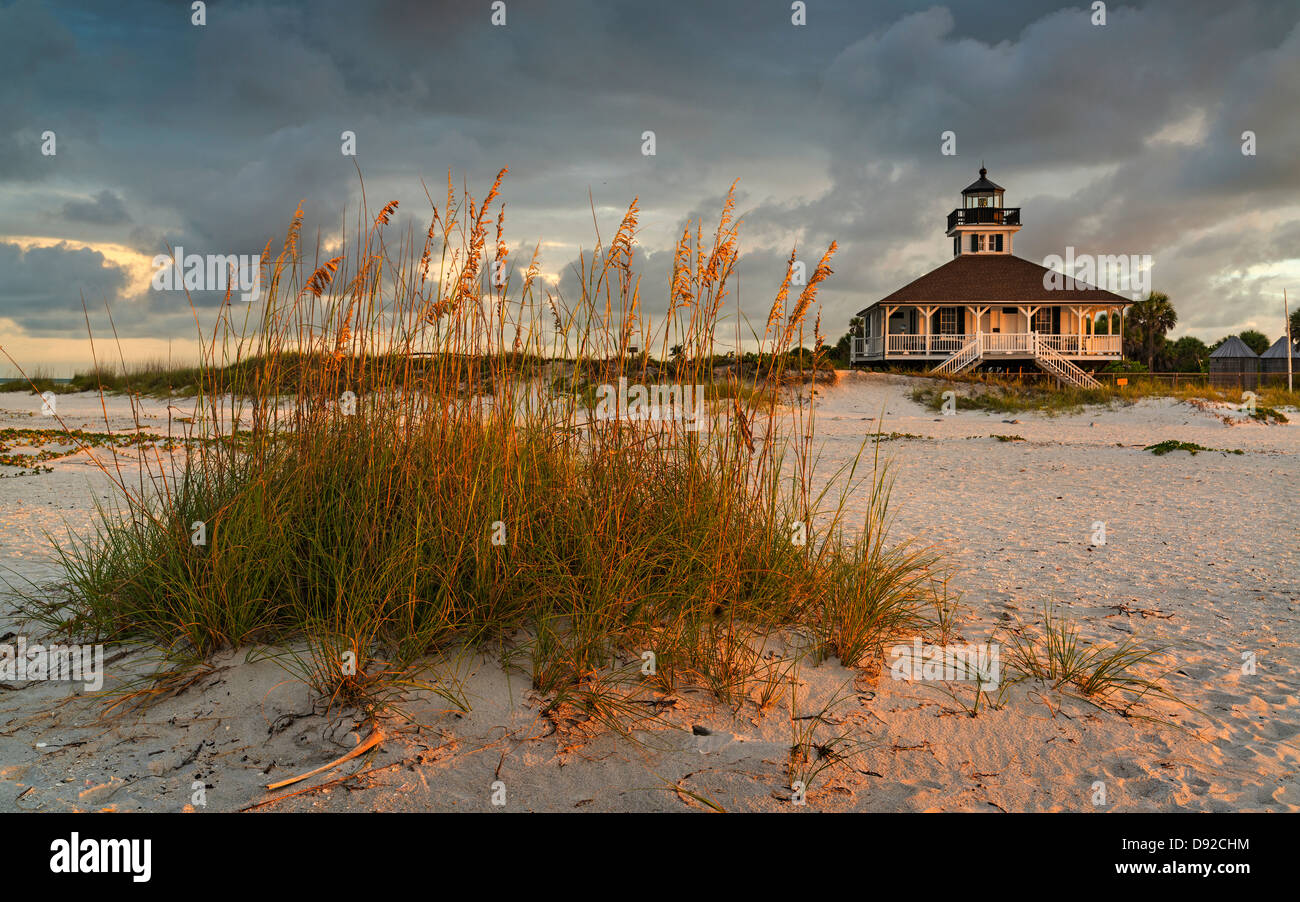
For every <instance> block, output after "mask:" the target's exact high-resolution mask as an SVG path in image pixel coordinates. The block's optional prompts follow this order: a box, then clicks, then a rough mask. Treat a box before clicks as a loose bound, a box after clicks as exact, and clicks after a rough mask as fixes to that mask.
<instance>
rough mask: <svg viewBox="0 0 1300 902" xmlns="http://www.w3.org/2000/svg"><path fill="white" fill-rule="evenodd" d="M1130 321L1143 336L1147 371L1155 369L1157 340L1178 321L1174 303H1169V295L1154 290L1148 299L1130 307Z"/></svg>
mask: <svg viewBox="0 0 1300 902" xmlns="http://www.w3.org/2000/svg"><path fill="white" fill-rule="evenodd" d="M1129 322H1130V323H1132V324H1133V327H1134V328H1135V329H1136V330H1138V332H1139V333H1140V334H1141V336H1142V344H1144V345H1145V346H1146V351H1147V371H1148V372H1150V371H1152V370H1154V369H1155V362H1156V340H1157V339H1158V338H1164V337H1165V333H1166V332H1168V331H1169V330H1170V329H1172V328H1173V327H1174V324H1175V323H1177V322H1178V314H1177V313H1176V312H1175V311H1174V305H1173V304H1171V303H1169V295H1167V294H1163V293H1161V292H1159V291H1153V292H1151V293H1150V294H1148V295H1147V297H1146V300H1143V301H1138V302H1137V303H1136V304H1134V305H1133V306H1132V307H1131V308H1130V309H1129Z"/></svg>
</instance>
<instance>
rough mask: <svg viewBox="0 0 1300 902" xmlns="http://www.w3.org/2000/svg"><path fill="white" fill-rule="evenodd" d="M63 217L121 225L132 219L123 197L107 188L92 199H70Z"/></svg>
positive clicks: (65, 206)
mask: <svg viewBox="0 0 1300 902" xmlns="http://www.w3.org/2000/svg"><path fill="white" fill-rule="evenodd" d="M63 218H64V219H69V220H72V221H73V222H88V223H90V224H92V225H119V224H121V223H126V222H130V221H131V217H130V216H128V215H127V212H126V205H125V204H123V203H122V198H121V197H119V196H118V195H117V194H115V193H114V192H112V191H109V190H108V189H107V188H105V189H104V190H103V191H100V192H99V193H98V194H96V195H95V196H94V197H93V198H91V199H90V200H70V201H68V202H67V203H65V204H64V205H63Z"/></svg>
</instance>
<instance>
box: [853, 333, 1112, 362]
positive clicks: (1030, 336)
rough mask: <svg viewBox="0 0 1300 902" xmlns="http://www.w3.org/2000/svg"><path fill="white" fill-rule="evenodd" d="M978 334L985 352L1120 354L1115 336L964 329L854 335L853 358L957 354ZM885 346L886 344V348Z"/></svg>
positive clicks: (1081, 354) (1109, 355) (1104, 355)
mask: <svg viewBox="0 0 1300 902" xmlns="http://www.w3.org/2000/svg"><path fill="white" fill-rule="evenodd" d="M977 334H979V335H981V336H982V338H983V341H982V343H981V347H982V349H983V352H984V353H985V354H992V355H995V356H996V355H1001V354H1026V355H1032V354H1033V353H1034V348H1035V343H1036V342H1037V343H1041V344H1042V345H1043V346H1044V347H1046V348H1048V349H1050V350H1052V351H1055V352H1056V353H1058V354H1064V355H1067V356H1069V355H1073V356H1087V357H1119V356H1120V336H1118V335H1048V334H1046V333H1041V332H984V333H975V332H966V333H958V334H944V335H890V336H888V338H887V339H886V338H885V337H884V336H879V335H877V336H875V337H871V338H854V339H853V344H852V359H853V360H867V359H879V358H880V357H883V356H887V355H894V354H897V355H899V356H904V357H907V356H931V357H935V356H943V355H947V354H953V353H956V352H957V351H958V350H960V349H961V348H962V347H964V346H965V345H966V344H967V343H968V342H970V340H971V339H973V338H975V337H976V335H977ZM886 345H887V347H886Z"/></svg>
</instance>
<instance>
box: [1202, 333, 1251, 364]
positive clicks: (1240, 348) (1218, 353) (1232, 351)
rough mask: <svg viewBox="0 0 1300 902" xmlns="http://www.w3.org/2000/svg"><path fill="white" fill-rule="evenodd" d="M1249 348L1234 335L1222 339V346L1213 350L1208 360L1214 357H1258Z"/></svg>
mask: <svg viewBox="0 0 1300 902" xmlns="http://www.w3.org/2000/svg"><path fill="white" fill-rule="evenodd" d="M1258 356H1259V355H1258V354H1256V353H1255V352H1254V351H1252V350H1251V349H1250V347H1249V346H1248V345H1247V344H1246V343H1245V342H1244V341H1242V340H1241V339H1240V338H1238V337H1237V336H1235V335H1229V336H1228V337H1227V338H1226V339H1224V341H1223V344H1221V345H1219V346H1218V347H1217V348H1215V349H1214V353H1213V354H1211V355H1210V358H1211V359H1213V358H1215V357H1258Z"/></svg>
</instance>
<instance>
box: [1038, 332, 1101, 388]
mask: <svg viewBox="0 0 1300 902" xmlns="http://www.w3.org/2000/svg"><path fill="white" fill-rule="evenodd" d="M1034 362H1035V363H1037V364H1038V365H1039V366H1040V367H1042V368H1043V369H1045V370H1047V372H1049V373H1051V374H1052V375H1053V376H1055V377H1056V379H1057V381H1058V382H1060V383H1061V384H1062V385H1073V386H1075V387H1076V388H1101V383H1100V382H1098V381H1097V380H1096V379H1094V378H1092V376H1090V375H1088V374H1087V373H1086V372H1084V371H1083V370H1081V369H1080V368H1079V367H1077V366H1075V364H1074V362H1073V361H1072V360H1070V359H1069V358H1066V357H1062V356H1061V355H1060V354H1059V353H1058V352H1057V351H1056V349H1055V348H1049V347H1047V346H1046V345H1045V344H1043V343H1042V342H1035V343H1034Z"/></svg>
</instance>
